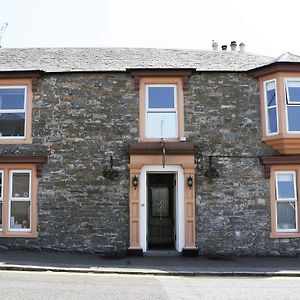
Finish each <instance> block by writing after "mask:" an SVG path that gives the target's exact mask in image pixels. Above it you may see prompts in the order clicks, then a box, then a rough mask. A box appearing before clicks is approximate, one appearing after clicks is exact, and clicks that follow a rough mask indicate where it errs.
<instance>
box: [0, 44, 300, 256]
mask: <svg viewBox="0 0 300 300" xmlns="http://www.w3.org/2000/svg"><path fill="white" fill-rule="evenodd" d="M36 57H38V59H37V60H36V59H35V58H36ZM0 58H1V63H0V71H1V73H0V98H1V97H2V100H1V101H2V102H1V108H0V113H1V115H0V121H1V120H2V121H3V122H2V123H1V122H0V131H1V132H2V136H1V137H0V143H1V145H0V170H1V172H2V173H1V174H2V175H1V176H2V177H1V184H2V185H1V186H2V192H1V197H2V198H1V205H2V206H1V208H2V231H1V232H0V237H1V239H0V243H1V245H2V247H8V248H11V249H19V248H25V249H38V250H58V251H80V252H97V253H101V254H104V255H110V254H125V253H127V252H128V251H129V252H130V253H132V254H138V255H141V254H142V253H146V252H147V251H148V250H149V249H154V250H155V249H166V250H171V249H173V250H176V251H178V252H180V253H181V252H182V253H183V254H185V255H196V254H200V255H282V256H287V255H298V254H299V251H300V239H299V237H300V234H299V232H300V231H298V219H297V218H298V217H299V215H300V214H298V207H299V206H300V205H298V203H297V201H298V198H297V195H298V192H297V188H298V181H297V180H298V173H297V172H298V169H297V168H298V165H297V163H299V164H300V158H299V157H298V155H297V154H298V153H299V154H300V152H299V150H298V149H297V139H298V136H297V134H296V135H293V136H292V138H293V141H294V140H295V142H293V145H292V146H289V145H288V146H279V148H278V146H277V145H278V143H279V142H278V143H277V142H276V141H277V140H276V139H281V140H280V141H281V144H280V145H282V143H283V144H284V140H285V139H286V140H287V139H289V141H290V137H288V136H287V135H284V134H282V132H281V130H284V129H283V126H284V125H283V121H281V120H280V116H281V115H280V105H283V104H280V103H281V102H280V101H281V100H280V95H279V94H280V91H279V90H278V91H277V98H276V99H277V100H276V103H275V105H274V107H276V109H277V114H276V116H275V117H276V120H277V118H278V119H279V121H277V124H279V125H278V128H277V129H278V136H277V135H276V133H275V134H274V136H273V135H272V136H271V138H270V137H269V136H268V134H266V133H265V132H264V130H265V127H264V126H266V124H268V122H269V123H272V122H273V121H272V119H271V118H272V117H270V115H268V109H269V108H268V107H267V108H266V111H267V114H266V115H265V114H264V110H265V108H264V103H265V102H264V99H265V98H264V97H265V92H264V84H265V82H269V81H272V80H273V79H272V78H275V79H276V80H277V87H280V83H279V82H280V78H281V77H280V76H281V75H280V74H281V73H282V72H285V75H284V76H282V78H283V79H284V80H286V77H289V74H290V73H289V72H291V74H292V76H290V78H293V80H294V78H297V76H298V75H297V72H299V77H300V66H299V64H300V59H299V60H298V57H296V56H293V55H289V56H283V57H281V58H279V59H278V60H273V59H272V58H268V57H263V56H258V55H252V54H248V53H239V52H230V51H198V52H197V51H190V52H189V51H184V50H182V51H180V50H176V51H175V50H174V51H171V50H165V51H163V50H153V49H150V50H147V49H52V50H51V49H18V50H17V49H1V50H0ZM2 62H3V63H2ZM280 72H281V73H280ZM278 74H279V75H278ZM268 76H269V77H270V78H269V77H268ZM265 77H266V78H267V79H266V80H265V79H264V78H265ZM294 81H297V80H294ZM285 82H288V81H287V80H286V81H285ZM295 86H296V87H297V84H295ZM23 87H25V90H24V94H22V93H21V92H22V91H23V90H22V88H23ZM164 88H167V89H166V90H164ZM288 88H289V86H288V85H287V87H286V90H287V91H288ZM145 89H146V92H145ZM271 90H272V91H273V89H271ZM268 91H269V90H268ZM165 92H166V93H165ZM169 92H170V93H171V94H172V93H173V94H172V95H173V96H170V93H169ZM20 93H21V96H20ZM11 95H12V96H11ZM22 95H23V97H24V99H26V101H25V100H24V103H25V102H26V105H29V104H30V105H29V106H26V105H25V104H24V106H26V107H25V112H22V110H20V111H19V110H18V109H20V107H19V106H18V105H19V104H18V103H23V102H22V100H20V99H21V98H22ZM24 95H25V96H24ZM153 95H154V96H153ZM291 95H292V94H291ZM293 95H294V94H293ZM295 95H296V96H297V93H296V94H295ZM160 96H161V97H162V98H163V99H165V101H166V103H169V104H168V105H169V106H168V107H162V106H161V104H160V102H159V101H158V100H157V99H158V98H159V97H160ZM296 96H295V97H296ZM14 97H15V99H19V100H11V99H12V98H14ZM18 97H19V98H18ZM20 97H21V98H20ZM151 97H153V100H152V98H151ZM155 97H158V98H155ZM164 97H165V98H164ZM168 97H169V98H168ZM172 97H173V98H172ZM266 97H268V96H266ZM22 99H23V98H22ZM170 99H171V100H170ZM5 101H8V102H9V101H12V102H10V103H15V104H5V103H6V102H5ZM13 101H16V102H13ZM18 101H19V102H18ZM151 101H153V102H151ZM168 101H169V102H168ZM172 101H173V102H172ZM282 101H283V100H282ZM291 101H293V100H291ZM29 102H30V103H29ZM294 102H295V103H296V104H297V101H296V100H295V101H294ZM299 102H300V100H299ZM3 103H4V104H3ZM16 103H17V104H16ZM151 103H153V104H151ZM170 103H171V104H170ZM174 103H175V104H174ZM282 103H283V102H282ZM151 105H152V106H151ZM172 105H173V106H174V107H173V106H172ZM272 107H273V106H272ZM272 107H271V108H272ZM271 108H270V109H271ZM151 109H152V110H151ZM173 109H174V110H173ZM13 113H14V114H18V115H19V116H21V114H22V113H24V114H25V117H24V118H25V121H24V122H25V123H24V124H25V125H24V126H25V127H26V126H27V127H26V128H29V127H30V130H29V129H26V131H25V134H24V135H25V137H24V139H23V137H22V134H21V137H20V135H19V133H16V134H15V133H12V134H6V133H5V132H6V131H5V130H6V129H3V130H2V128H1V126H4V125H7V124H13V125H12V126H13V127H14V126H16V125H15V124H16V122H17V121H16V118H15V117H14V118H15V119H14V118H13V121H12V122H15V123H9V122H8V121H7V119H9V118H8V117H9V116H11V115H10V114H13ZM297 113H298V110H296V114H297ZM268 116H269V117H268ZM272 116H274V114H273V115H272ZM288 116H289V115H288ZM173 117H174V120H175V123H176V124H175V125H174V123H172V122H173V121H172V122H171V121H170V122H171V123H170V122H169V120H171V119H172V120H173ZM28 118H30V119H28ZM263 119H264V120H263ZM145 120H146V121H145ZM157 122H160V123H159V124H160V125H159V126H161V127H159V126H157ZM262 123H263V126H262ZM3 124H4V125H3ZM165 124H167V125H165ZM170 124H173V125H170ZM272 124H273V123H272ZM280 124H281V125H280ZM163 126H166V127H163ZM172 126H175V127H176V130H175V131H174V136H173V135H172V134H173V133H172V130H173V127H172ZM296 127H297V126H296ZM157 128H158V129H157ZM143 130H144V131H143ZM157 130H158V131H159V130H161V132H159V133H158V134H157V132H156V131H157ZM164 130H165V132H163V131H164ZM7 132H8V131H7ZM271 133H272V134H273V132H271ZM28 134H30V137H29V140H26V138H28V136H26V135H28ZM160 134H161V136H159V135H160ZM9 135H10V136H9ZM164 135H165V136H164ZM274 139H275V141H274ZM270 141H271V142H270ZM282 141H283V142H282ZM294 145H296V146H294ZM299 145H300V143H299ZM280 147H281V148H280ZM286 149H292V150H286ZM273 167H274V168H275V169H274V170H273V169H272V168H273ZM276 172H277V173H276ZM280 172H282V173H280ZM276 174H277V175H276ZM278 174H279V175H278ZM293 174H294V175H293ZM274 176H275V177H276V176H277V177H276V178H277V179H276V178H275V177H274ZM280 176H281V177H280ZM274 178H275V179H274ZM282 178H283V179H282ZM290 178H292V179H290ZM272 180H273V181H272ZM274 180H275V181H274ZM28 182H29V183H28ZM282 182H284V183H283V187H282V189H284V192H286V193H287V194H288V193H289V189H290V188H291V186H293V188H292V189H294V191H295V193H294V194H293V195H292V196H293V197H285V196H284V195H283V196H282V198H280V199H279V196H278V195H279V194H280V193H281V190H280V189H281V186H282V185H281V184H282ZM274 186H276V187H275V189H276V188H277V190H276V195H275V196H274V194H272V193H273V191H272V189H274ZM299 188H300V184H299ZM35 191H36V192H35ZM274 193H275V191H274ZM20 194H21V195H20ZM283 194H284V193H283ZM272 199H273V200H272ZM272 201H273V202H272ZM272 203H273V204H272ZM285 203H289V207H293V211H294V217H293V211H292V212H291V211H290V210H289V208H283V213H281V211H280V212H279V209H282V207H283V206H284V205H285ZM274 205H275V206H276V208H275V210H274ZM279 206H280V207H279ZM279 213H280V215H279ZM274 214H275V215H274ZM288 217H290V218H291V219H292V220H291V221H290V223H289V220H286V219H287V218H288ZM280 218H283V219H284V220H285V221H286V223H287V224H288V225H287V226H289V227H288V228H287V230H286V231H285V230H284V229H282V228H281V227H280V226H281V225H280V224H281V223H280V220H281V219H280ZM293 218H294V219H295V220H294V221H293ZM23 219H24V220H23ZM17 220H18V221H17ZM274 222H275V223H274ZM276 222H277V223H276ZM293 222H294V223H295V226H294V227H295V228H294V227H293ZM276 224H277V226H276ZM274 226H275V227H274Z"/></svg>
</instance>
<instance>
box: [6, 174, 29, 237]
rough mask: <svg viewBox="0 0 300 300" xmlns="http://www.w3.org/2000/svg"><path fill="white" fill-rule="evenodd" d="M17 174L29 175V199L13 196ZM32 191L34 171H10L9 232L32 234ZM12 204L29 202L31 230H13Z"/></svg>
mask: <svg viewBox="0 0 300 300" xmlns="http://www.w3.org/2000/svg"><path fill="white" fill-rule="evenodd" d="M16 173H27V174H29V195H28V197H26V198H25V197H20V198H15V197H13V196H12V185H13V176H14V174H16ZM31 189H32V171H31V170H26V169H25V170H10V171H9V207H8V231H11V232H13V231H19V232H27V231H28V232H30V231H31V226H32V199H31ZM12 202H29V220H30V228H26V229H24V228H18V229H15V228H11V223H10V221H11V219H10V218H11V203H12Z"/></svg>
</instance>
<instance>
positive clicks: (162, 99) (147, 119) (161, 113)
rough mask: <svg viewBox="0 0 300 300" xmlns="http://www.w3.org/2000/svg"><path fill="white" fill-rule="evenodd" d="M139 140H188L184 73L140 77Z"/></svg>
mask: <svg viewBox="0 0 300 300" xmlns="http://www.w3.org/2000/svg"><path fill="white" fill-rule="evenodd" d="M139 94H140V104H139V110H140V115H139V125H140V138H139V141H157V140H160V139H161V138H163V139H166V140H172V141H176V140H181V141H182V140H185V137H184V111H183V110H184V104H183V80H182V78H181V77H164V76H157V77H146V76H145V77H141V78H140V79H139Z"/></svg>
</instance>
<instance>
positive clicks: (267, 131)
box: [264, 79, 279, 136]
mask: <svg viewBox="0 0 300 300" xmlns="http://www.w3.org/2000/svg"><path fill="white" fill-rule="evenodd" d="M270 82H274V83H275V102H276V105H272V106H270V107H268V98H267V84H268V83H270ZM264 98H265V120H266V135H267V136H272V135H277V134H279V122H278V97H277V82H276V79H271V80H267V81H265V82H264ZM274 107H275V108H276V125H277V131H276V132H270V120H269V114H268V110H269V109H271V108H274Z"/></svg>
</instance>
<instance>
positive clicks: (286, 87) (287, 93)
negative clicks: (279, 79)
mask: <svg viewBox="0 0 300 300" xmlns="http://www.w3.org/2000/svg"><path fill="white" fill-rule="evenodd" d="M289 81H298V82H299V84H300V78H285V79H284V86H285V95H286V103H287V104H290V105H294V104H295V105H300V101H297V102H291V101H290V95H289V92H288V91H289V90H288V82H289ZM299 88H300V87H299Z"/></svg>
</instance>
